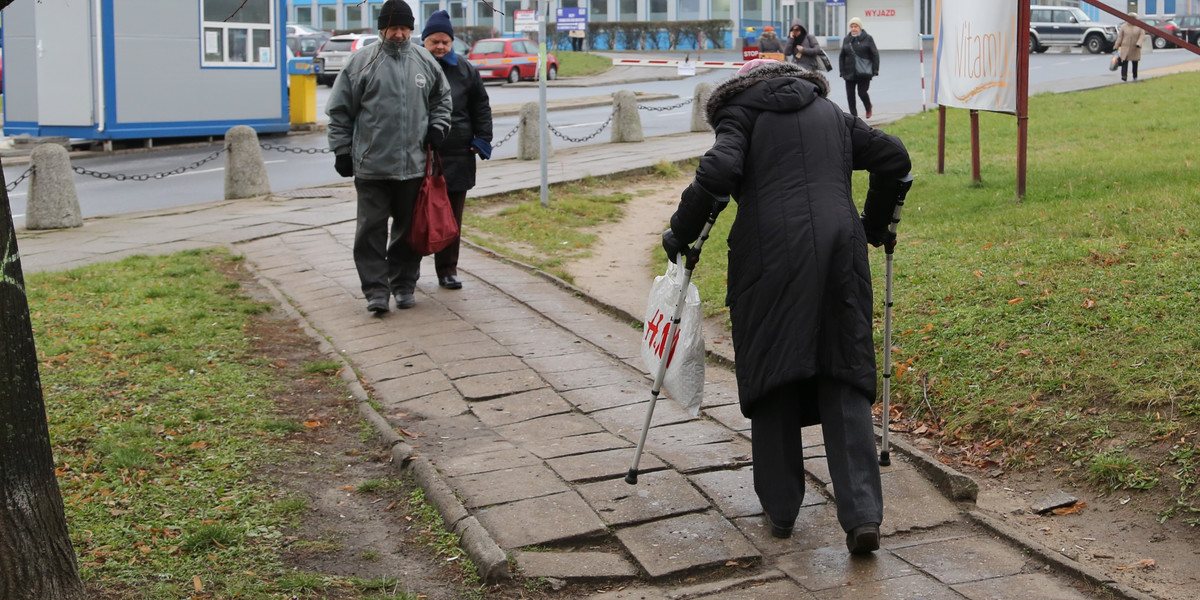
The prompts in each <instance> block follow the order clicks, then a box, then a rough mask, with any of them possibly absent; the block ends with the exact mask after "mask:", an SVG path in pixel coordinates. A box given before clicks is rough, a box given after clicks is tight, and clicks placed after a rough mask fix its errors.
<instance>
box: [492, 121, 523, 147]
mask: <svg viewBox="0 0 1200 600" xmlns="http://www.w3.org/2000/svg"><path fill="white" fill-rule="evenodd" d="M521 125H522V123H521V122H520V121H518V122H517V124H516V125H513V128H512V129H510V130H509V131H508V133H506V134H504V137H502V138H500V141H498V142H496V143H495V144H492V150H495V149H496V148H499V147H500V144H503V143H504V142H507V141H508V140H509V139H511V138H512V136H514V135H517V132H518V131H520V130H521Z"/></svg>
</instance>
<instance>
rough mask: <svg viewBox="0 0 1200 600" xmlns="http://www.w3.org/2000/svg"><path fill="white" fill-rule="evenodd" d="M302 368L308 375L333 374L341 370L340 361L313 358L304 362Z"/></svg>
mask: <svg viewBox="0 0 1200 600" xmlns="http://www.w3.org/2000/svg"><path fill="white" fill-rule="evenodd" d="M303 369H304V372H305V373H308V374H310V375H335V374H337V372H338V371H340V370H342V363H340V362H338V361H336V360H315V361H313V362H310V363H306V364H305V365H304V367H303Z"/></svg>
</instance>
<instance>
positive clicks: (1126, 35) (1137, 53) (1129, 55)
mask: <svg viewBox="0 0 1200 600" xmlns="http://www.w3.org/2000/svg"><path fill="white" fill-rule="evenodd" d="M1129 16H1131V17H1133V18H1135V19H1136V18H1138V14H1137V13H1135V12H1131V13H1129ZM1145 37H1146V32H1145V31H1144V30H1143V29H1142V28H1141V27H1138V26H1137V25H1134V24H1133V23H1122V24H1121V29H1120V30H1119V31H1117V42H1116V44H1114V45H1115V46H1116V48H1117V51H1118V56H1120V57H1121V81H1128V77H1129V63H1133V80H1134V81H1137V71H1138V62H1139V61H1141V60H1142V40H1143V39H1144V38H1145Z"/></svg>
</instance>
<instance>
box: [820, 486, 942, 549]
mask: <svg viewBox="0 0 1200 600" xmlns="http://www.w3.org/2000/svg"><path fill="white" fill-rule="evenodd" d="M880 480H881V482H882V483H883V524H882V525H880V531H881V532H882V533H883V535H885V536H887V535H892V534H894V533H896V532H898V531H908V530H913V529H929V528H932V527H936V526H938V525H941V524H942V523H950V522H953V521H957V520H958V519H959V518H960V516H961V512H960V511H959V509H958V507H957V506H955V505H954V503H952V502H950V501H949V500H947V499H946V497H945V496H943V495H942V493H941V492H940V491H938V489H937V487H936V486H934V485H933V483H931V482H930V481H929V480H928V479H926V478H925V477H922V476H921V473H920V472H919V471H916V470H913V469H906V470H901V471H892V472H889V473H884V474H883V475H882V476H881V477H880ZM834 493H835V495H836V493H837V490H834ZM888 498H920V499H921V501H920V502H916V503H910V502H900V503H897V502H888Z"/></svg>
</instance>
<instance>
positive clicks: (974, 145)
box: [971, 109, 982, 183]
mask: <svg viewBox="0 0 1200 600" xmlns="http://www.w3.org/2000/svg"><path fill="white" fill-rule="evenodd" d="M981 180H982V177H980V175H979V111H978V110H975V109H971V182H972V183H979V182H980V181H981Z"/></svg>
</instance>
